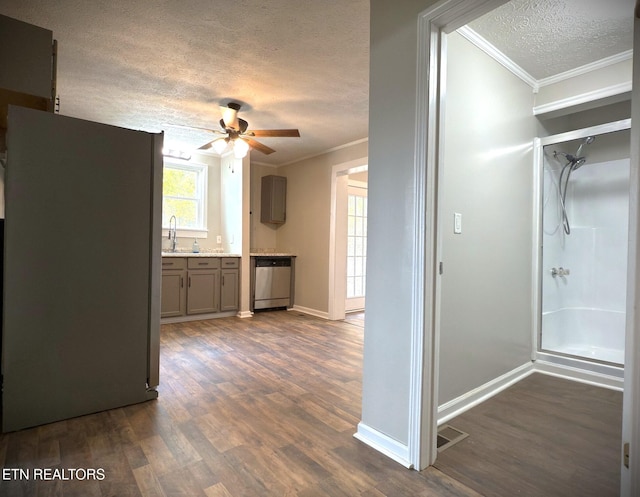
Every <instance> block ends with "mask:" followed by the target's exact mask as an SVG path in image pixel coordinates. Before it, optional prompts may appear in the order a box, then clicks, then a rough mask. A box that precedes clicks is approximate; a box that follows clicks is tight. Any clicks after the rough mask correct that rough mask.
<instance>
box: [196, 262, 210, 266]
mask: <svg viewBox="0 0 640 497" xmlns="http://www.w3.org/2000/svg"><path fill="white" fill-rule="evenodd" d="M207 264H209V263H208V262H198V266H206V265H207Z"/></svg>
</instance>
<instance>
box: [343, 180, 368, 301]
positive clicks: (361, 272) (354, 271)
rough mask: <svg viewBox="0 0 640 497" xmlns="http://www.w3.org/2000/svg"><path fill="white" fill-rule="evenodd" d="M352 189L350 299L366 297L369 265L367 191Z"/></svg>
mask: <svg viewBox="0 0 640 497" xmlns="http://www.w3.org/2000/svg"><path fill="white" fill-rule="evenodd" d="M350 190H351V191H353V192H354V193H349V196H348V204H347V206H348V211H347V213H348V214H347V215H348V217H347V298H348V299H351V298H356V297H364V288H365V278H366V274H365V270H366V265H367V197H366V194H367V191H366V190H365V189H355V188H354V189H350ZM358 190H360V191H358ZM356 192H357V193H356Z"/></svg>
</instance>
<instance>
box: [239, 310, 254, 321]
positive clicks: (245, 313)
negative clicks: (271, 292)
mask: <svg viewBox="0 0 640 497" xmlns="http://www.w3.org/2000/svg"><path fill="white" fill-rule="evenodd" d="M236 316H238V317H239V318H242V319H245V318H250V317H253V312H251V311H240V312H238V314H236Z"/></svg>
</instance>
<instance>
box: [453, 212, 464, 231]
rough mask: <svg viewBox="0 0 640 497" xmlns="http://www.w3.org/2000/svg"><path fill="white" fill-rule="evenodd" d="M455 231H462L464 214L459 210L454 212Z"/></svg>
mask: <svg viewBox="0 0 640 497" xmlns="http://www.w3.org/2000/svg"><path fill="white" fill-rule="evenodd" d="M453 232H454V233H455V234H456V235H459V234H460V233H462V214H460V213H459V212H454V213H453Z"/></svg>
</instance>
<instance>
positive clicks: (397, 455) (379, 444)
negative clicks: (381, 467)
mask: <svg viewBox="0 0 640 497" xmlns="http://www.w3.org/2000/svg"><path fill="white" fill-rule="evenodd" d="M353 437H354V438H356V439H357V440H360V441H361V442H362V443H364V444H366V445H368V446H369V447H371V448H372V449H375V450H377V451H378V452H380V453H381V454H384V455H385V456H387V457H388V458H390V459H392V460H394V461H395V462H397V463H399V464H402V465H403V466H404V467H405V468H408V469H412V468H413V464H411V461H410V460H409V446H408V445H406V444H403V443H400V442H398V441H397V440H395V439H393V438H391V437H389V436H388V435H385V434H384V433H382V432H380V431H378V430H376V429H375V428H371V427H370V426H367V425H366V424H364V423H362V422H360V423H358V431H357V432H356V433H354V435H353Z"/></svg>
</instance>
